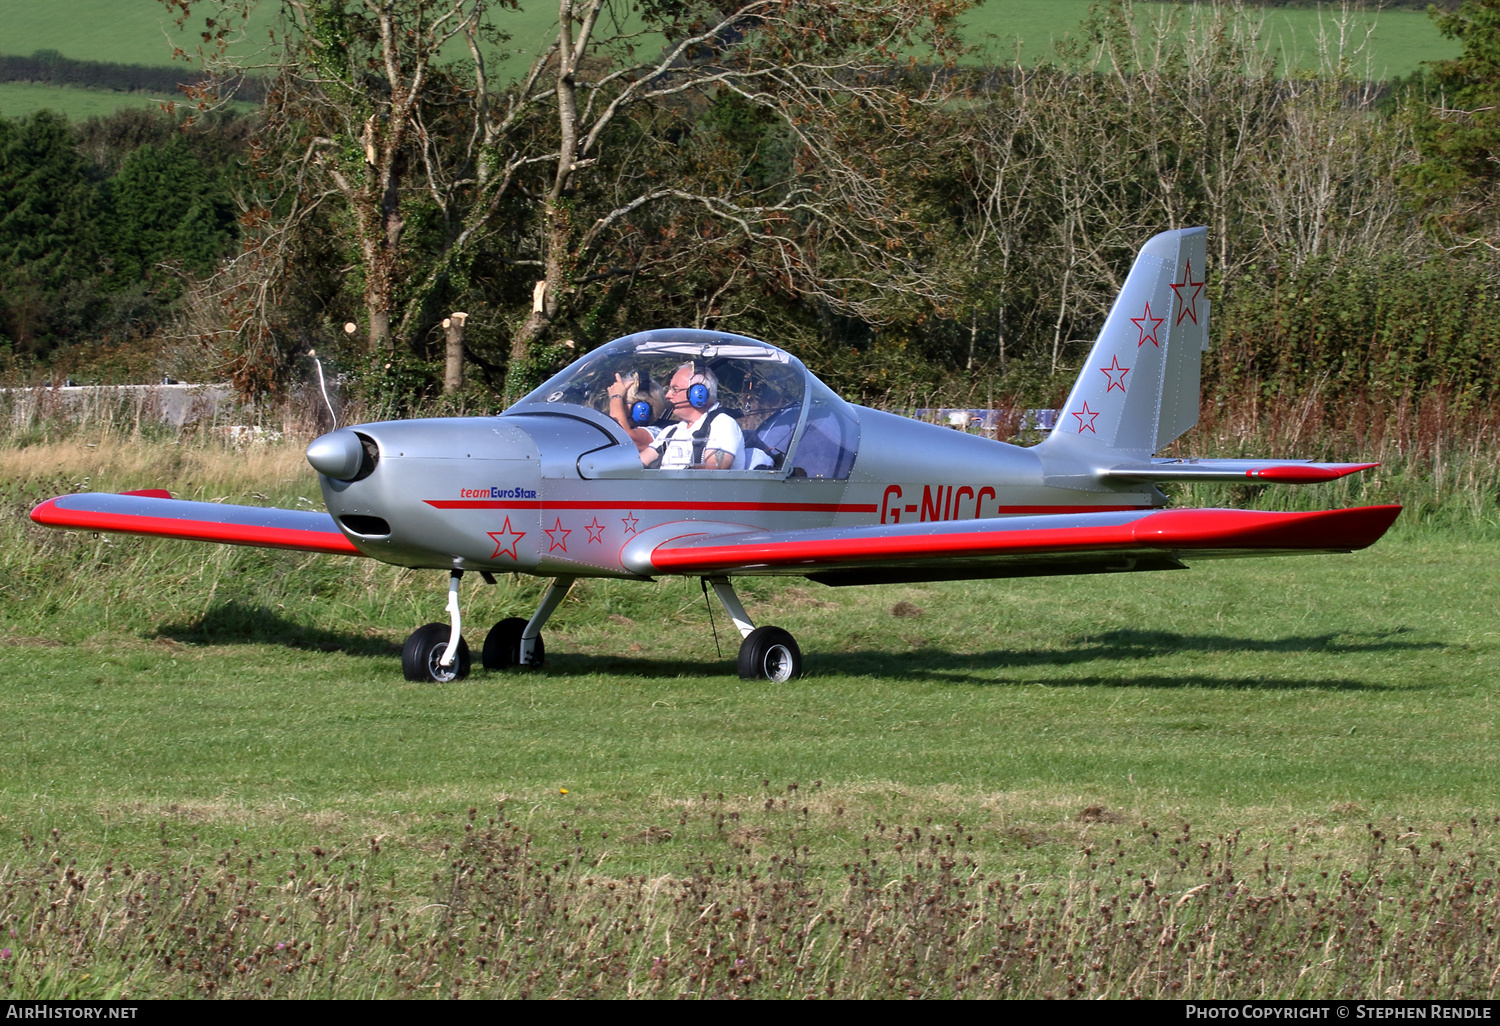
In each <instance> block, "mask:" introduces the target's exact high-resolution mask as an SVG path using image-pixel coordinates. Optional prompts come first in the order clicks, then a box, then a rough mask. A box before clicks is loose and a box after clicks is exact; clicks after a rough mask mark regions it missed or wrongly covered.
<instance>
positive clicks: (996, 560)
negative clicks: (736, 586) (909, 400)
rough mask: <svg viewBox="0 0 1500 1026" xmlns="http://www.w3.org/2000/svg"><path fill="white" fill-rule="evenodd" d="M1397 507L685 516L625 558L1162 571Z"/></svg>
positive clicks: (1369, 534)
mask: <svg viewBox="0 0 1500 1026" xmlns="http://www.w3.org/2000/svg"><path fill="white" fill-rule="evenodd" d="M1400 512H1401V507H1400V506H1366V507H1361V508H1356V509H1337V510H1324V511H1319V512H1311V513H1263V512H1259V511H1256V510H1242V509H1161V510H1138V511H1116V512H1101V513H1062V514H1048V515H1042V516H1017V517H993V518H986V519H983V520H962V521H952V520H950V521H943V522H935V523H934V522H923V523H913V524H878V525H870V526H866V527H824V528H813V529H808V530H792V531H754V532H748V531H747V532H725V531H722V530H720V531H718V532H717V533H710V532H706V531H704V530H702V529H701V528H700V527H698V526H697V525H695V524H693V523H683V524H678V525H673V529H674V530H675V531H676V536H675V537H668V536H666V535H665V534H662V535H658V536H657V537H656V538H646V537H643V538H642V539H641V540H640V541H638V542H632V543H629V544H627V546H626V550H625V557H626V563H627V565H631V566H632V568H633V569H635V570H636V571H637V572H639V573H642V574H646V575H650V574H653V573H670V574H682V575H684V576H700V575H715V574H796V575H798V576H804V577H809V578H811V579H813V580H815V581H820V582H822V583H824V584H877V583H895V582H915V581H938V580H967V579H978V578H986V577H1031V576H1044V575H1053V574H1080V573H1082V574H1087V573H1103V572H1110V571H1122V570H1168V569H1182V568H1183V563H1182V560H1185V559H1194V558H1199V559H1201V558H1224V557H1234V556H1275V555H1290V554H1295V553H1311V552H1349V551H1351V550H1353V549H1362V548H1364V547H1366V546H1368V545H1371V544H1373V543H1374V542H1375V540H1376V539H1378V538H1379V537H1380V536H1381V535H1382V534H1384V533H1385V532H1386V530H1387V529H1388V528H1389V527H1390V526H1391V524H1392V523H1393V522H1394V521H1395V519H1396V516H1397V514H1399V513H1400ZM658 530H664V529H658Z"/></svg>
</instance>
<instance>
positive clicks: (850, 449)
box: [507, 328, 859, 480]
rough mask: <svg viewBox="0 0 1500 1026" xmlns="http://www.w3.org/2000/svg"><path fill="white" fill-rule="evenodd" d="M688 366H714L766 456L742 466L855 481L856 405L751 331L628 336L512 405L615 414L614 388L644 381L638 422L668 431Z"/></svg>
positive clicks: (633, 394)
mask: <svg viewBox="0 0 1500 1026" xmlns="http://www.w3.org/2000/svg"><path fill="white" fill-rule="evenodd" d="M683 364H691V365H693V366H694V367H695V368H697V369H706V370H708V371H710V372H712V376H713V378H714V379H715V380H716V382H717V386H718V387H717V397H716V398H717V405H718V406H719V407H720V408H721V409H722V410H724V411H725V412H726V413H728V414H729V415H731V416H733V417H734V418H735V420H736V421H737V422H738V423H739V425H740V429H741V431H742V432H744V435H745V445H746V449H747V452H749V451H751V450H759V451H760V453H763V454H764V456H761V455H757V454H755V453H753V452H751V454H750V455H751V458H750V459H749V460H747V462H753V463H754V464H757V465H756V466H751V467H739V466H736V467H735V468H734V469H736V470H746V469H753V470H756V471H757V472H759V473H772V474H779V475H781V476H792V477H809V478H824V479H830V478H832V479H839V480H842V479H847V478H848V476H849V471H850V469H851V468H852V467H853V465H854V459H855V455H856V453H857V449H858V441H859V420H858V417H857V416H856V415H855V413H854V410H853V408H851V407H850V406H849V404H847V403H845V402H844V401H843V400H842V399H840V398H839V397H838V396H837V395H835V394H834V393H833V392H832V391H831V390H830V389H829V388H828V387H827V386H826V385H824V384H823V383H822V382H821V381H819V380H818V379H817V378H815V377H813V375H812V374H811V373H809V372H808V370H807V368H806V367H804V366H803V365H802V363H801V361H800V360H798V359H797V358H796V357H794V356H792V355H791V354H790V353H787V352H785V351H784V350H781V349H777V348H776V347H775V346H772V345H768V344H767V343H765V342H761V341H758V340H757V339H753V338H748V337H746V336H744V335H733V334H728V333H726V332H720V331H702V330H697V329H691V328H664V329H658V330H655V331H642V332H637V333H636V334H634V335H626V336H625V337H624V338H618V339H615V340H614V341H613V342H610V343H607V344H606V345H603V346H600V347H599V348H598V349H595V350H594V351H593V352H591V353H588V354H586V355H584V356H582V357H580V358H579V359H578V360H576V361H575V362H573V363H572V364H570V365H569V366H568V367H567V368H565V369H564V370H563V371H561V372H560V373H558V374H556V375H554V376H553V377H551V378H549V379H548V380H547V381H546V382H545V383H543V384H542V385H541V386H540V387H539V388H537V389H536V390H535V391H533V392H531V393H530V394H528V395H527V396H525V398H523V399H522V400H521V401H520V402H518V403H516V405H514V406H512V407H511V408H510V409H509V410H508V411H507V412H508V413H542V412H556V413H565V412H569V411H568V407H584V408H586V409H588V410H591V411H593V412H594V413H597V414H603V415H604V416H605V417H609V416H610V410H609V388H610V386H612V385H615V384H616V383H617V381H624V382H628V383H633V385H634V387H633V388H632V389H631V391H630V398H631V401H632V403H631V405H633V406H635V407H636V411H637V415H638V418H639V419H638V420H636V422H635V423H637V424H639V425H640V426H643V427H646V428H648V429H658V428H665V427H666V426H668V425H669V424H671V423H672V421H673V419H674V418H673V412H672V406H671V404H670V403H669V402H666V401H664V399H663V395H664V391H663V390H664V389H665V388H666V386H667V384H668V382H670V380H671V378H672V374H673V373H674V372H675V371H676V370H677V368H678V367H681V366H682V365H683ZM617 376H618V377H617ZM617 390H618V389H617ZM647 473H651V471H647Z"/></svg>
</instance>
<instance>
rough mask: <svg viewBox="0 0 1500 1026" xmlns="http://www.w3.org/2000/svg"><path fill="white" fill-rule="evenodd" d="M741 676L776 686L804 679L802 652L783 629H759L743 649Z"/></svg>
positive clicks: (742, 646)
mask: <svg viewBox="0 0 1500 1026" xmlns="http://www.w3.org/2000/svg"><path fill="white" fill-rule="evenodd" d="M740 676H741V677H743V678H744V679H745V680H759V679H764V680H769V681H774V682H775V683H777V684H780V683H782V682H783V681H788V680H795V679H796V678H798V677H800V676H802V650H801V649H800V648H798V647H797V641H796V639H795V638H793V637H792V636H791V635H790V634H788V633H787V632H786V631H784V630H782V629H781V628H780V627H757V628H755V630H753V631H751V632H750V633H749V634H747V635H746V636H745V641H744V643H743V644H742V645H740Z"/></svg>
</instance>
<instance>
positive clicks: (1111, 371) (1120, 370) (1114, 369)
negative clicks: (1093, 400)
mask: <svg viewBox="0 0 1500 1026" xmlns="http://www.w3.org/2000/svg"><path fill="white" fill-rule="evenodd" d="M1099 370H1100V371H1101V372H1103V374H1104V376H1105V377H1106V378H1108V379H1109V387H1108V388H1106V389H1105V390H1104V394H1105V395H1109V393H1110V392H1112V391H1113V390H1114V389H1117V388H1118V389H1119V390H1120V391H1121V392H1123V391H1125V375H1127V374H1129V373H1130V368H1129V367H1121V366H1120V358H1119V357H1118V356H1114V357H1111V358H1110V361H1109V366H1108V367H1100V368H1099ZM1116 374H1118V375H1119V376H1120V380H1118V381H1116V380H1115V375H1116Z"/></svg>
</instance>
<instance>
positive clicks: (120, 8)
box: [0, 0, 1458, 118]
mask: <svg viewBox="0 0 1500 1026" xmlns="http://www.w3.org/2000/svg"><path fill="white" fill-rule="evenodd" d="M1093 3H1094V0H989V2H987V3H984V4H981V5H979V6H978V7H976V8H974V9H973V10H972V11H970V12H969V13H968V14H967V15H966V16H965V18H964V26H965V38H966V39H967V40H968V41H969V42H970V43H971V44H972V45H974V46H977V47H980V48H981V49H980V52H981V53H982V54H984V55H985V56H984V58H982V59H988V60H993V61H996V62H1000V63H1007V62H1010V61H1014V60H1017V59H1019V60H1020V61H1021V63H1023V64H1027V65H1030V64H1035V63H1037V62H1039V61H1042V60H1046V59H1049V58H1051V57H1053V55H1054V53H1055V50H1054V46H1055V44H1056V43H1058V42H1059V41H1061V40H1063V39H1064V38H1066V37H1068V36H1072V35H1076V34H1077V32H1078V28H1079V25H1080V24H1081V23H1082V22H1083V20H1084V19H1085V18H1086V17H1087V16H1088V13H1089V9H1090V6H1091V5H1092V4H1093ZM1169 6H1171V5H1166V4H1158V3H1138V4H1136V9H1137V11H1138V12H1139V15H1138V16H1139V17H1143V18H1156V17H1160V16H1162V14H1163V13H1164V11H1165V9H1166V8H1167V7H1169ZM164 12H165V8H164V7H163V6H162V5H160V4H159V3H157V2H155V0H129V2H128V3H120V2H119V0H59V2H58V3H54V4H49V5H31V6H27V5H16V4H13V5H11V9H9V10H7V11H6V13H5V39H4V43H3V44H0V46H3V47H4V51H5V52H7V53H12V54H22V55H26V54H31V53H33V52H35V51H36V50H42V49H51V50H57V51H58V52H60V53H62V54H63V55H64V56H66V57H70V58H73V59H75V60H91V61H107V62H113V63H121V64H149V65H155V64H162V65H165V64H170V63H172V49H173V47H177V46H180V47H182V48H183V49H185V50H187V51H189V52H191V51H192V50H193V48H194V46H195V45H196V43H197V36H196V34H195V31H188V32H184V31H182V30H179V29H178V28H176V26H175V25H174V24H173V23H172V20H171V19H170V18H168V17H167V16H166V14H165V13H164ZM555 14H556V12H555V10H554V9H553V7H552V6H550V5H547V4H526V5H524V6H523V7H522V9H520V10H515V11H507V12H503V13H502V14H501V15H499V16H497V18H496V24H497V25H499V26H500V27H501V28H503V29H504V30H505V31H506V32H508V33H509V34H510V36H511V44H510V45H511V47H512V48H513V49H514V50H515V51H517V54H516V56H513V57H512V58H511V62H512V63H513V64H514V65H515V66H516V67H517V68H519V67H520V66H521V62H522V61H524V60H525V57H526V55H527V54H530V53H533V52H535V49H536V47H537V46H538V45H540V43H541V42H542V41H543V40H544V39H546V38H548V37H547V33H548V31H549V28H550V26H551V24H552V22H553V20H554V19H555ZM1340 21H1341V19H1340V9H1339V7H1338V6H1337V5H1332V4H1325V5H1321V6H1308V7H1281V8H1274V9H1270V10H1267V11H1265V12H1264V14H1263V16H1262V20H1261V22H1260V35H1261V38H1262V39H1263V41H1264V42H1265V45H1267V46H1268V47H1271V48H1272V49H1273V50H1274V51H1275V52H1276V53H1277V54H1278V55H1279V60H1280V62H1281V64H1282V66H1283V67H1284V68H1288V69H1291V70H1300V69H1313V68H1316V67H1317V66H1318V63H1319V57H1318V53H1319V49H1320V45H1324V44H1326V43H1332V42H1333V41H1336V40H1338V39H1339V37H1340V34H1341V24H1340ZM265 25H266V19H265V17H264V16H261V17H260V18H259V19H257V20H254V21H252V23H251V25H250V28H249V30H248V32H247V35H246V38H245V39H244V40H243V41H241V42H240V43H239V44H238V45H236V47H235V48H234V52H236V53H238V54H240V55H242V56H244V57H246V58H250V57H251V56H252V55H253V54H255V53H256V52H257V51H258V49H259V47H260V46H261V45H262V43H263V40H264V36H265V32H264V27H265ZM1367 27H1368V28H1370V29H1371V32H1370V35H1369V40H1368V46H1367V47H1365V46H1364V44H1365V33H1366V28H1367ZM1342 28H1343V34H1344V36H1345V38H1346V39H1347V40H1348V41H1349V44H1348V45H1349V49H1350V50H1351V52H1352V49H1353V47H1354V46H1356V45H1358V46H1361V47H1364V49H1362V50H1361V51H1360V53H1359V54H1358V55H1357V56H1355V57H1354V60H1353V68H1354V72H1355V73H1356V74H1364V73H1368V74H1369V75H1370V77H1372V78H1377V79H1386V78H1392V77H1396V76H1403V77H1404V76H1409V75H1411V74H1412V73H1413V72H1415V71H1416V70H1417V69H1418V67H1419V66H1420V64H1421V63H1422V62H1423V61H1432V60H1443V59H1446V58H1450V57H1454V56H1456V55H1457V54H1458V46H1457V44H1456V43H1455V42H1454V41H1453V40H1448V39H1444V38H1443V37H1442V36H1441V35H1440V34H1439V33H1438V31H1437V29H1436V28H1434V27H1433V25H1432V22H1431V20H1430V19H1429V18H1428V17H1427V15H1426V14H1424V13H1422V12H1420V11H1410V10H1395V11H1380V12H1370V11H1356V12H1354V13H1353V14H1352V15H1351V17H1350V19H1349V21H1348V22H1347V23H1346V24H1344V25H1343V26H1342ZM166 99H171V97H152V96H147V95H144V94H141V95H136V94H122V93H112V92H107V91H94V90H88V89H80V88H71V87H66V86H46V85H35V86H33V85H22V84H20V83H4V84H0V114H3V115H6V116H10V117H17V116H22V115H26V114H31V113H34V112H35V111H37V110H41V109H43V108H50V109H53V110H57V111H60V112H62V113H64V114H67V115H68V116H69V117H71V118H82V117H90V116H94V115H97V114H101V113H108V112H109V111H110V110H113V109H115V108H116V107H118V106H121V105H143V104H150V103H160V102H162V101H163V100H166Z"/></svg>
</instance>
